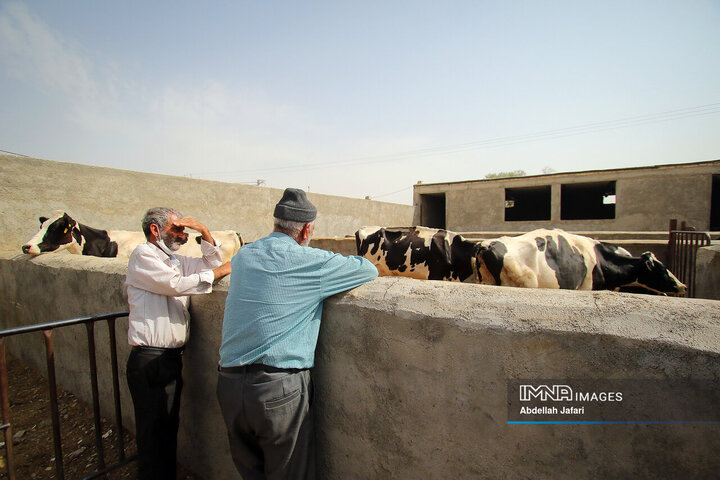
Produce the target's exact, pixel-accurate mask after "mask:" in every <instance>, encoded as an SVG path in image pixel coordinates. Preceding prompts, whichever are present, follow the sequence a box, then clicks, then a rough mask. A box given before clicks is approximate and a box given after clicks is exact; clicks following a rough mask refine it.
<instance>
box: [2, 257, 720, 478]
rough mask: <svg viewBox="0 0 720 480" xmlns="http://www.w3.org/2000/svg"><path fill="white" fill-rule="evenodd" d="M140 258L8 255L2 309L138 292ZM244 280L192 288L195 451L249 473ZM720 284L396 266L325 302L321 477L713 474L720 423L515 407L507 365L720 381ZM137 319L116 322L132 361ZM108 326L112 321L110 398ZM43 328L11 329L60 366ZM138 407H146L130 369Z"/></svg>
mask: <svg viewBox="0 0 720 480" xmlns="http://www.w3.org/2000/svg"><path fill="white" fill-rule="evenodd" d="M125 269H126V266H125V265H124V262H121V261H117V260H114V259H98V258H89V257H80V256H72V255H57V256H46V257H37V258H32V259H31V258H28V257H26V256H10V255H0V294H1V295H0V323H2V325H0V326H2V327H7V326H11V325H18V324H30V323H36V322H39V321H47V320H51V319H62V318H71V317H75V316H79V315H86V314H92V313H100V312H107V311H114V310H124V309H126V304H125V302H126V300H125V297H124V294H123V287H122V284H123V280H124V276H125V271H126V270H125ZM227 286H228V280H227V279H224V280H223V281H221V282H219V283H218V284H217V285H216V286H215V288H214V292H213V293H212V294H210V295H204V296H198V297H194V298H193V301H192V308H191V311H192V315H193V323H192V326H191V340H190V343H189V345H188V348H187V350H186V355H185V372H184V377H185V390H184V393H183V402H182V412H181V427H180V428H181V432H180V437H179V458H181V459H182V461H183V463H185V464H186V465H188V466H189V467H190V468H191V469H193V470H195V471H197V472H201V473H202V474H203V476H204V477H205V478H208V479H210V478H213V479H214V478H237V475H236V474H235V471H234V467H233V465H232V461H231V460H230V455H229V451H228V446H227V440H226V436H225V428H224V425H223V423H222V419H221V416H220V411H219V408H218V406H217V402H216V400H215V386H216V371H215V366H216V364H217V360H218V354H217V350H218V347H219V344H220V332H221V326H222V315H223V309H224V303H225V297H226V293H227ZM718 307H720V302H717V301H711V300H693V299H679V298H667V297H647V296H634V295H629V294H616V293H612V292H572V291H556V290H526V289H513V288H505V287H491V286H481V285H466V284H452V283H444V282H432V281H425V282H423V281H419V280H411V279H404V278H380V279H377V280H376V281H374V282H371V283H370V284H367V285H365V286H363V287H360V288H357V289H355V290H353V291H351V292H347V293H345V294H341V295H337V296H335V297H333V298H331V299H330V300H328V301H327V302H326V307H325V313H324V318H323V327H322V329H321V336H320V342H319V345H318V352H317V356H316V368H315V372H314V376H315V380H316V388H317V390H316V392H317V393H316V401H317V407H318V409H317V413H318V427H319V428H318V441H319V445H318V447H319V457H318V458H319V460H320V467H321V478H324V479H343V480H344V479H367V478H373V479H376V478H377V479H385V478H387V479H417V478H433V479H435V478H436V479H446V478H548V479H550V478H552V479H557V478H560V479H565V478H567V479H571V478H572V479H575V478H629V477H632V478H680V477H685V478H705V477H712V476H714V475H715V474H716V472H717V471H718V468H719V467H720V459H718V456H717V454H716V452H717V451H718V449H720V436H719V435H717V428H718V427H717V425H621V426H618V425H609V426H602V425H585V426H582V425H581V426H575V425H559V426H557V425H533V426H521V425H507V423H506V422H507V402H508V398H507V381H508V379H528V378H535V379H548V378H558V379H563V378H564V379H573V378H574V379H578V378H635V379H640V378H653V379H672V378H697V379H707V380H710V381H714V382H718V381H720V308H718ZM126 329H127V322H126V321H120V322H119V323H118V327H117V338H118V346H119V350H120V351H119V356H120V365H121V375H122V376H123V377H124V375H125V372H124V367H125V361H126V359H127V355H128V353H129V349H128V347H127V343H126V341H125V335H126V331H127V330H126ZM106 335H107V331H106V329H103V328H99V329H98V333H97V336H98V341H97V344H98V347H99V352H98V357H99V359H100V362H101V368H100V375H101V385H100V388H101V395H102V397H103V400H102V408H103V409H104V410H105V411H106V412H109V411H110V409H111V408H112V406H111V402H110V378H109V373H108V369H107V367H104V366H103V365H106V364H109V362H108V361H107V357H108V353H107V349H106V347H104V345H105V343H106V342H105V341H104V340H101V339H104V338H106ZM40 337H41V336H40V335H38V336H37V338H25V339H23V340H22V341H21V342H9V347H10V348H11V350H12V351H13V353H15V354H19V355H20V356H21V357H22V358H23V359H25V360H26V361H30V362H32V363H34V364H35V365H37V366H38V368H39V370H40V371H41V372H43V371H44V366H43V365H44V356H43V348H42V340H41V338H40ZM85 345H86V340H85V329H84V328H82V327H79V328H71V329H67V331H62V332H57V334H56V350H57V362H58V378H59V381H60V382H61V383H62V384H63V385H65V386H66V387H67V388H69V389H71V390H72V391H74V392H76V393H78V394H79V395H80V396H82V397H84V398H89V388H90V387H89V380H87V379H88V378H89V376H88V373H87V366H86V358H87V351H86V347H85ZM121 386H122V401H123V407H124V408H123V414H124V419H125V422H126V424H127V425H129V426H130V427H131V428H132V421H133V415H132V408H131V405H132V404H131V401H130V397H129V394H128V393H127V389H126V386H125V381H124V379H123V380H122V381H121Z"/></svg>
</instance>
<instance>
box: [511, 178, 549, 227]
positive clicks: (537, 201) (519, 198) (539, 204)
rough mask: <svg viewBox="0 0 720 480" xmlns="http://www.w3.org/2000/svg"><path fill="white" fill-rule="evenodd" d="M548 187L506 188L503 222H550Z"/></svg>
mask: <svg viewBox="0 0 720 480" xmlns="http://www.w3.org/2000/svg"><path fill="white" fill-rule="evenodd" d="M550 198H551V193H550V185H544V186H541V187H525V188H506V189H505V221H506V222H519V221H523V220H526V221H527V220H550V202H551V200H550Z"/></svg>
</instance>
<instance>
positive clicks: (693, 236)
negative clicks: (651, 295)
mask: <svg viewBox="0 0 720 480" xmlns="http://www.w3.org/2000/svg"><path fill="white" fill-rule="evenodd" d="M706 245H710V234H709V233H708V232H693V231H683V230H670V240H669V242H668V268H669V269H670V271H671V272H672V273H673V274H674V275H675V276H676V277H677V278H678V279H679V280H680V281H681V282H683V283H684V284H685V285H686V286H687V296H688V297H689V298H693V297H695V258H696V256H697V251H698V248H700V247H704V246H706Z"/></svg>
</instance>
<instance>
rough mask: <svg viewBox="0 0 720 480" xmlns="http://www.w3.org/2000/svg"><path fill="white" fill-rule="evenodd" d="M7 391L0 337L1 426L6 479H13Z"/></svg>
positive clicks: (5, 359)
mask: <svg viewBox="0 0 720 480" xmlns="http://www.w3.org/2000/svg"><path fill="white" fill-rule="evenodd" d="M8 393H9V390H8V372H7V357H6V356H5V339H4V338H0V400H2V422H3V425H2V428H3V430H5V455H6V456H7V474H8V480H15V456H14V454H13V439H12V437H13V434H12V424H11V423H10V396H9V394H8Z"/></svg>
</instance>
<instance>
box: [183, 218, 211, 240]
mask: <svg viewBox="0 0 720 480" xmlns="http://www.w3.org/2000/svg"><path fill="white" fill-rule="evenodd" d="M173 225H175V226H177V227H187V228H192V229H193V230H195V231H196V232H198V233H199V234H200V235H202V238H203V240H205V241H206V242H208V243H209V244H210V245H213V246H215V239H213V237H212V235H210V230H208V228H207V227H206V226H205V225H203V224H202V223H200V222H198V221H197V220H195V219H194V218H190V217H187V218H178V219H177V220H173Z"/></svg>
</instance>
